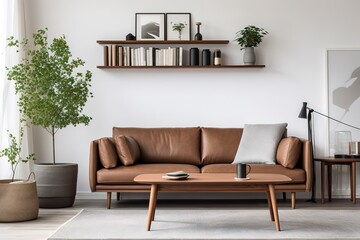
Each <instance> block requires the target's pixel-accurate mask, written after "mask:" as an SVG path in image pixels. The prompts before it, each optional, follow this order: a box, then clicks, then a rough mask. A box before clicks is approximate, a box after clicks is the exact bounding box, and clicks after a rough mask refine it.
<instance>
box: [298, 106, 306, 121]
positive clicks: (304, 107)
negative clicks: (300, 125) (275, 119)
mask: <svg viewBox="0 0 360 240" xmlns="http://www.w3.org/2000/svg"><path fill="white" fill-rule="evenodd" d="M306 110H307V102H303V106H302V108H301V111H300V113H299V118H306V117H307V115H306Z"/></svg>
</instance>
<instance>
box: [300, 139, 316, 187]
mask: <svg viewBox="0 0 360 240" xmlns="http://www.w3.org/2000/svg"><path fill="white" fill-rule="evenodd" d="M301 141H302V145H303V147H302V154H301V158H302V159H301V160H302V166H303V168H304V170H305V175H306V180H305V187H306V191H307V192H310V191H311V188H312V183H313V161H314V160H313V157H312V152H311V151H312V148H311V142H310V141H308V140H304V139H301Z"/></svg>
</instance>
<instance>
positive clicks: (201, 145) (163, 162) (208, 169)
mask: <svg viewBox="0 0 360 240" xmlns="http://www.w3.org/2000/svg"><path fill="white" fill-rule="evenodd" d="M242 132H243V129H242V128H207V127H194V128H118V127H114V128H113V136H112V137H113V138H115V137H116V136H120V135H123V136H131V137H132V138H133V139H135V141H136V142H137V144H138V146H139V149H140V152H141V158H140V161H139V162H137V163H136V164H134V165H130V166H124V165H123V164H121V161H118V163H117V164H116V166H115V167H113V168H104V167H103V165H102V163H101V161H100V155H99V141H100V139H97V140H94V141H92V142H91V145H90V169H89V170H90V171H89V172H90V173H89V180H90V188H91V191H92V192H107V207H108V208H110V204H111V193H112V192H116V193H117V197H118V199H119V196H120V193H121V192H149V191H150V186H148V185H141V184H138V183H136V182H134V178H135V176H137V175H139V174H143V173H167V172H172V171H179V170H183V171H186V172H189V173H235V165H233V164H231V163H232V161H233V160H234V157H235V154H236V151H237V148H238V145H239V142H240V139H241V136H242ZM300 147H301V150H300V154H299V160H298V161H297V164H296V166H295V167H294V168H287V167H284V166H282V165H281V164H276V165H268V164H252V165H251V172H252V173H281V174H284V175H286V176H288V177H290V178H291V179H292V182H291V183H289V184H283V185H276V191H278V192H284V193H285V192H291V200H292V207H293V208H295V193H296V192H309V191H310V190H311V184H312V174H313V173H312V161H313V160H312V157H311V147H310V142H309V141H307V140H301V143H300ZM278 151H279V150H278Z"/></svg>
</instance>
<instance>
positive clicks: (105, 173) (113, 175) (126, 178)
mask: <svg viewBox="0 0 360 240" xmlns="http://www.w3.org/2000/svg"><path fill="white" fill-rule="evenodd" d="M175 171H185V172H188V173H200V169H199V168H198V167H197V166H194V165H191V164H165V163H153V164H136V165H132V166H118V167H116V168H112V169H106V168H102V169H100V170H99V171H97V181H98V183H101V184H136V182H134V178H135V177H136V176H137V175H139V174H145V173H167V172H175Z"/></svg>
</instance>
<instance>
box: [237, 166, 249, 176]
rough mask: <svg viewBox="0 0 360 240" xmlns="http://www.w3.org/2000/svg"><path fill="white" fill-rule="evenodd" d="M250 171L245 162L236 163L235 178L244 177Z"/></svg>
mask: <svg viewBox="0 0 360 240" xmlns="http://www.w3.org/2000/svg"><path fill="white" fill-rule="evenodd" d="M250 171H251V167H250V166H249V165H247V164H246V163H237V164H236V178H239V179H246V178H247V175H248V174H249V173H250Z"/></svg>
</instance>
